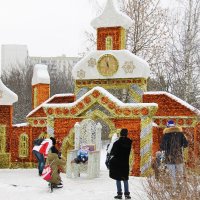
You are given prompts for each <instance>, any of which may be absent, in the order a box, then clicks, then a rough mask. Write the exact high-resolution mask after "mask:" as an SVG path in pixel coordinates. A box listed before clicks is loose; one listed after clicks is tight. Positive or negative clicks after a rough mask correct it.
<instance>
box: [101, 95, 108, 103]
mask: <svg viewBox="0 0 200 200" xmlns="http://www.w3.org/2000/svg"><path fill="white" fill-rule="evenodd" d="M101 102H102V103H103V104H107V103H108V102H109V99H108V97H102V98H101Z"/></svg>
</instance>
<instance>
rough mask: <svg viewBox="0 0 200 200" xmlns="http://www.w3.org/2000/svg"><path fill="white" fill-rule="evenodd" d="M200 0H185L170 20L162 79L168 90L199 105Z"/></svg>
mask: <svg viewBox="0 0 200 200" xmlns="http://www.w3.org/2000/svg"><path fill="white" fill-rule="evenodd" d="M199 23H200V2H199V1H198V0H184V1H182V2H181V7H180V10H179V12H178V14H177V15H176V17H175V19H173V21H172V23H171V31H170V38H171V39H170V42H169V44H168V57H167V59H168V60H167V62H166V66H165V80H167V81H168V82H169V85H170V87H169V90H170V92H172V93H173V94H175V95H176V96H178V97H180V98H182V99H184V100H185V101H187V102H188V103H190V104H192V105H194V106H199V105H198V102H197V98H196V96H198V95H200V69H199V63H200V56H199V55H200V34H199V33H200V32H199V31H200V29H199Z"/></svg>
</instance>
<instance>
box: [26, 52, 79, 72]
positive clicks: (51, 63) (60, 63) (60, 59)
mask: <svg viewBox="0 0 200 200" xmlns="http://www.w3.org/2000/svg"><path fill="white" fill-rule="evenodd" d="M79 60H80V58H79V57H66V55H62V56H56V57H39V56H38V57H34V56H33V57H32V56H29V58H28V63H29V65H32V66H34V65H35V64H45V65H47V66H48V68H49V71H50V73H54V72H55V71H56V70H57V69H60V70H61V71H62V72H64V73H66V74H68V72H69V71H71V69H72V67H73V66H74V65H75V64H76V63H77V62H78V61H79Z"/></svg>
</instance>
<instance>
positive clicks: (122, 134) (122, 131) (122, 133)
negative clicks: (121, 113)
mask: <svg viewBox="0 0 200 200" xmlns="http://www.w3.org/2000/svg"><path fill="white" fill-rule="evenodd" d="M127 135H128V130H127V129H126V128H123V129H122V130H121V132H120V136H122V137H126V136H127Z"/></svg>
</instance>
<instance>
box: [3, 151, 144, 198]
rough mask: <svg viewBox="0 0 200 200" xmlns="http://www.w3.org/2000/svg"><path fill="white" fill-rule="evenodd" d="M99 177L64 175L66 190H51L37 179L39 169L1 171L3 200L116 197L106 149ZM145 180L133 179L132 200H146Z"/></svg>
mask: <svg viewBox="0 0 200 200" xmlns="http://www.w3.org/2000/svg"><path fill="white" fill-rule="evenodd" d="M101 158H102V159H101V160H102V162H101V173H100V177H99V178H96V179H89V180H88V179H86V177H84V175H82V176H81V177H80V178H77V179H68V178H66V175H65V174H62V180H63V184H64V187H63V188H62V189H54V192H53V193H50V192H49V190H48V186H47V182H45V181H44V180H43V179H42V178H41V177H39V176H38V172H37V170H36V169H15V170H14V169H1V170H0V196H1V198H0V199H4V200H110V199H114V198H113V196H114V195H115V194H116V186H115V181H114V180H112V179H110V178H109V176H108V170H107V169H106V167H105V164H104V160H105V149H103V150H102V157H101ZM143 181H144V179H143V178H138V177H130V181H129V187H130V192H131V196H132V199H135V200H147V197H146V194H145V192H144V189H143V183H142V182H143Z"/></svg>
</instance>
